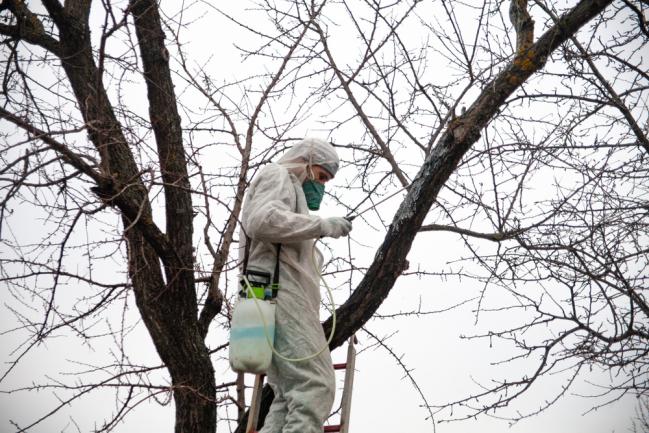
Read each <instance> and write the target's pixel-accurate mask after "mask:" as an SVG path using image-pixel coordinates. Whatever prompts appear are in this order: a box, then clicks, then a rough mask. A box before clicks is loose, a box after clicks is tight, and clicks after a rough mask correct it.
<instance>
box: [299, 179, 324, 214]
mask: <svg viewBox="0 0 649 433" xmlns="http://www.w3.org/2000/svg"><path fill="white" fill-rule="evenodd" d="M302 190H303V191H304V197H305V198H306V205H307V207H308V208H309V210H318V209H320V203H321V202H322V198H323V197H324V192H325V186H324V184H322V183H320V182H316V181H315V180H313V179H307V180H305V181H304V183H303V184H302Z"/></svg>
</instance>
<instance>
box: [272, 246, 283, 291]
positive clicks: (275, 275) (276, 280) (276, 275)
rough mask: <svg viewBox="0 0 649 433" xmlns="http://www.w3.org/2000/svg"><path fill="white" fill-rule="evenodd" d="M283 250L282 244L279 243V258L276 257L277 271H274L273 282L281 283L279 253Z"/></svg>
mask: <svg viewBox="0 0 649 433" xmlns="http://www.w3.org/2000/svg"><path fill="white" fill-rule="evenodd" d="M281 251H282V244H277V258H276V259H275V272H273V284H275V286H277V285H278V284H279V253H280V252H281Z"/></svg>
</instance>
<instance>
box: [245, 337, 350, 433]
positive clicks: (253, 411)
mask: <svg viewBox="0 0 649 433" xmlns="http://www.w3.org/2000/svg"><path fill="white" fill-rule="evenodd" d="M355 343H356V336H353V335H352V337H351V338H350V339H349V345H348V346H347V362H343V363H340V364H334V365H333V367H334V370H345V382H344V384H343V395H342V399H341V402H340V424H337V425H326V426H324V431H325V432H332V433H333V432H340V433H348V431H349V415H350V411H351V407H352V388H353V387H354V368H355V366H356V347H355V346H354V344H355ZM264 376H265V375H263V374H258V375H256V376H255V385H254V388H253V389H252V401H251V404H250V411H249V412H248V424H247V425H246V433H257V432H256V430H255V427H256V425H257V419H258V418H259V407H260V406H261V389H262V388H263V386H264Z"/></svg>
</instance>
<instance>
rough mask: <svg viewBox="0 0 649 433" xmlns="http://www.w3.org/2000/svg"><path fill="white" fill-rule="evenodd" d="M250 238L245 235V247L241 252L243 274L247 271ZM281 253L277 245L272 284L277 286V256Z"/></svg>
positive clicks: (280, 247)
mask: <svg viewBox="0 0 649 433" xmlns="http://www.w3.org/2000/svg"><path fill="white" fill-rule="evenodd" d="M250 243H251V239H250V236H248V235H246V246H245V248H244V251H243V273H244V274H245V273H246V271H247V270H248V259H249V258H250ZM281 251H282V244H277V257H275V272H273V284H275V285H277V284H279V254H280V252H281Z"/></svg>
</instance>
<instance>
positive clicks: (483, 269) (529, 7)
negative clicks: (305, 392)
mask: <svg viewBox="0 0 649 433" xmlns="http://www.w3.org/2000/svg"><path fill="white" fill-rule="evenodd" d="M94 6H95V7H94V8H92V10H91V3H90V2H89V1H87V0H76V1H66V2H65V4H61V3H59V2H58V0H43V1H42V2H41V4H38V5H31V4H29V5H28V4H26V3H25V2H22V1H18V0H9V1H7V0H5V1H4V2H3V3H2V5H1V6H0V13H1V15H0V17H1V20H2V21H1V22H0V34H1V35H3V37H4V39H3V42H2V53H3V56H2V60H1V62H2V69H3V72H4V73H3V81H2V107H0V117H1V118H2V119H3V120H4V122H3V133H2V134H3V138H4V140H3V142H2V144H1V146H2V152H1V153H0V158H2V167H1V169H0V170H1V173H2V175H1V177H0V188H2V191H3V197H2V202H1V203H2V206H1V208H0V215H1V219H0V230H1V231H0V233H1V235H0V239H1V241H2V249H3V256H2V276H1V278H2V281H3V285H4V287H6V289H7V291H6V292H7V295H6V300H5V306H6V307H5V308H6V309H7V314H12V316H13V318H14V323H15V325H13V327H12V329H11V330H9V331H11V332H9V331H7V332H6V334H5V335H8V336H9V335H10V336H12V338H14V337H13V336H15V340H12V341H17V343H14V344H15V347H14V349H15V350H14V351H13V352H12V353H11V355H10V356H11V359H10V360H9V363H8V364H7V365H8V366H7V368H6V369H5V370H4V371H3V372H2V375H1V376H0V382H4V383H7V381H8V380H10V378H11V375H12V374H13V372H14V370H16V369H18V368H20V365H21V363H23V362H25V360H26V359H28V358H29V356H31V354H32V353H34V352H35V351H37V350H38V349H39V347H40V346H41V345H42V344H45V343H47V342H48V341H53V340H54V339H55V338H56V337H58V336H60V335H63V334H65V335H72V336H74V337H76V338H77V339H79V340H80V341H81V342H82V343H83V344H84V345H87V346H88V347H95V346H97V347H102V348H107V349H106V351H107V352H109V353H110V356H112V360H110V361H109V359H108V358H107V359H105V361H101V362H96V361H90V360H88V361H85V360H81V361H80V367H81V368H80V369H78V370H77V371H76V372H75V374H74V379H73V380H71V381H68V382H64V381H60V380H57V379H52V380H49V381H47V382H44V383H33V384H27V385H25V386H24V387H22V388H21V387H13V386H12V387H10V388H9V389H5V392H7V393H21V392H30V391H38V390H42V389H48V390H50V391H52V392H53V393H54V394H56V395H57V398H58V401H57V402H56V403H53V404H52V405H51V408H50V409H48V410H46V411H44V412H43V414H42V415H36V416H34V418H33V419H32V420H30V421H27V422H26V423H18V422H14V426H15V427H16V429H17V430H19V431H27V430H31V429H33V428H34V427H35V426H37V425H39V424H41V423H43V422H45V421H46V420H47V419H48V418H49V417H51V416H53V415H54V414H56V413H57V412H58V411H59V410H60V409H61V408H63V407H65V406H66V405H68V404H71V403H74V402H76V401H78V400H80V399H81V398H83V397H84V396H86V395H88V394H89V393H91V392H99V391H101V392H112V393H114V396H115V402H116V406H115V407H114V408H113V410H112V411H111V413H110V414H108V415H105V418H104V419H103V420H102V421H100V422H101V423H102V425H101V427H99V430H101V431H110V430H111V429H113V428H114V427H115V426H116V425H117V424H118V423H119V422H123V421H124V420H125V419H126V417H127V416H128V415H129V414H130V413H131V412H132V411H133V410H134V409H135V408H136V407H137V406H138V405H139V404H140V403H142V402H145V401H148V400H150V399H158V400H159V402H160V403H161V404H168V403H169V401H170V399H171V398H173V402H174V407H175V411H176V416H175V420H176V426H175V431H177V432H213V431H215V430H216V426H217V423H224V424H227V425H228V426H232V427H234V426H235V425H237V423H239V422H240V421H241V420H242V415H243V410H244V408H243V407H242V398H241V392H242V387H241V383H240V382H239V383H238V384H237V383H235V381H234V380H232V378H231V375H225V374H222V373H221V370H217V371H216V373H215V368H214V366H215V365H222V364H223V362H222V361H221V360H222V358H223V357H224V349H225V348H226V347H227V332H226V331H227V329H228V326H229V314H230V305H231V303H232V302H233V301H234V298H235V296H236V292H237V291H236V289H234V290H233V289H231V288H230V287H229V284H230V283H229V282H228V281H229V280H232V278H228V277H229V276H231V275H234V274H236V269H237V254H236V251H234V248H233V246H236V244H237V225H238V218H239V213H240V210H241V205H242V200H243V196H244V193H245V189H246V186H247V184H248V182H249V180H250V179H251V178H252V176H254V173H255V172H256V170H257V169H258V168H259V167H262V166H263V165H264V164H266V163H267V162H268V161H269V160H271V159H272V158H273V157H274V156H275V155H277V154H279V153H281V152H282V151H283V150H284V149H285V148H286V146H288V145H290V143H291V142H292V141H293V140H295V139H298V138H301V136H302V134H303V132H304V129H303V125H304V124H305V123H307V122H314V121H319V122H321V124H322V128H323V129H324V130H326V131H327V134H328V137H329V139H330V140H331V141H332V142H333V143H334V145H336V146H338V148H339V149H340V153H341V155H342V157H343V160H344V161H345V162H346V163H347V164H348V165H349V166H353V167H354V169H355V174H354V175H353V176H349V185H348V186H347V187H346V188H343V189H342V192H340V191H339V192H338V193H336V195H335V196H332V197H331V198H332V199H333V200H335V201H336V202H337V203H338V205H339V206H340V207H341V208H343V209H346V210H347V211H350V212H355V211H358V210H359V209H364V208H365V206H369V205H370V204H372V203H377V202H379V201H380V200H381V199H382V198H385V197H389V196H390V195H391V194H393V193H394V192H395V191H398V190H399V189H405V190H406V191H407V193H405V197H404V199H403V201H402V202H401V204H400V206H399V209H398V210H397V211H396V213H395V214H394V215H385V214H383V213H381V212H379V211H378V210H377V209H373V210H372V211H371V212H367V213H364V214H363V215H361V216H360V217H359V218H358V219H357V221H358V222H359V223H361V224H367V225H370V226H372V227H382V228H385V229H387V233H386V234H385V236H384V238H383V239H382V242H381V243H380V245H378V250H377V251H376V253H375V255H374V256H373V258H372V259H371V260H367V261H364V260H360V259H358V258H355V257H356V255H355V254H354V251H360V250H362V246H361V245H357V244H351V243H350V246H349V248H350V251H344V252H343V251H338V250H332V259H331V260H330V262H329V263H328V264H327V269H326V271H327V273H328V274H329V275H331V276H332V277H335V278H336V279H339V278H340V279H343V280H346V281H348V284H349V287H350V288H354V290H353V292H352V293H351V295H349V296H345V298H344V299H342V301H343V302H342V305H340V307H339V308H338V310H337V314H338V325H337V328H336V329H337V330H336V334H335V336H334V339H333V341H332V343H331V347H332V348H335V347H337V346H339V345H341V344H343V342H344V341H346V340H347V339H348V338H349V337H350V336H351V335H353V334H354V333H355V332H357V331H359V330H360V329H362V327H363V326H365V325H366V324H367V323H368V322H369V321H370V320H380V319H381V317H380V316H378V315H377V314H376V313H377V309H378V308H379V306H381V305H382V304H383V303H384V301H385V299H386V297H387V296H388V294H389V293H390V290H391V289H392V288H393V287H394V284H395V282H396V281H397V279H398V278H400V277H401V276H402V275H405V276H408V275H416V276H417V277H421V278H428V279H432V280H435V279H437V278H439V279H441V280H445V279H448V278H456V277H457V278H460V277H462V278H470V279H473V280H475V281H477V282H479V283H480V284H482V287H483V289H482V291H481V292H480V293H479V296H477V297H476V298H475V299H473V298H472V299H469V300H467V301H466V302H471V303H472V304H474V305H475V316H474V318H473V320H475V321H476V322H477V321H478V320H482V318H483V317H485V316H488V315H490V314H492V313H494V312H500V311H503V310H507V311H523V312H526V313H528V314H527V315H526V316H525V317H526V318H528V319H529V320H527V321H525V322H524V323H505V324H503V327H502V328H500V329H495V328H494V329H490V330H489V331H488V332H487V333H485V334H484V335H482V334H481V335H475V336H473V337H471V338H489V339H492V338H501V339H503V340H505V341H509V342H512V343H513V345H514V347H515V348H516V350H517V352H516V353H515V354H514V355H511V356H509V355H507V357H506V358H505V359H504V360H503V362H508V361H511V360H519V359H527V360H529V364H528V365H532V367H531V369H530V372H529V374H526V375H524V376H523V377H513V378H508V379H507V380H503V381H501V382H491V383H490V384H487V385H484V386H482V387H481V388H480V389H479V390H478V391H477V392H475V393H472V394H471V395H467V397H466V398H464V399H461V400H458V401H453V402H449V403H447V404H444V405H442V406H441V408H438V407H433V406H432V405H431V404H429V402H428V401H427V399H426V398H425V392H424V391H422V390H421V389H419V387H418V386H417V384H416V381H415V380H414V379H413V378H412V377H411V379H412V381H413V383H414V384H415V388H416V389H417V391H418V393H419V394H420V395H421V396H422V399H423V401H424V405H425V406H426V407H427V410H428V411H429V413H430V414H431V415H430V416H431V417H432V414H433V410H438V409H444V408H451V409H453V408H457V407H458V406H460V407H462V408H463V409H464V410H461V411H458V410H456V412H455V415H453V416H452V417H456V418H464V417H468V416H474V415H476V414H481V413H486V412H488V411H493V410H499V409H502V408H504V407H505V406H509V405H512V404H514V402H515V400H516V398H517V397H518V396H520V395H521V394H523V393H524V392H525V391H527V390H528V389H529V388H530V387H531V386H532V384H533V383H535V381H537V380H538V379H539V378H541V377H543V376H544V375H548V374H551V373H553V372H555V371H559V370H562V371H565V370H568V371H571V372H572V374H571V379H570V380H569V381H568V382H567V383H566V384H565V386H563V387H561V388H560V389H557V390H556V392H555V395H554V396H552V397H551V398H548V399H547V403H544V404H542V405H540V407H539V408H538V410H534V411H532V412H528V413H522V414H520V415H519V416H517V417H515V419H520V418H523V417H526V416H530V415H533V414H535V413H538V411H541V410H543V409H544V408H546V407H547V406H548V405H550V404H552V403H554V402H555V401H557V400H558V398H559V397H561V396H562V395H563V394H565V393H566V392H567V391H568V390H569V388H570V386H571V384H572V383H573V381H574V380H575V379H576V378H577V377H578V376H579V374H580V372H581V371H582V370H583V369H585V368H592V367H595V368H601V369H604V370H607V371H610V372H612V373H613V374H612V377H613V378H614V379H612V381H611V383H609V384H606V387H605V388H603V391H602V392H603V393H606V395H608V396H609V397H608V400H607V401H613V400H615V399H617V398H619V397H620V396H621V395H624V394H625V393H635V394H638V395H645V394H646V392H647V386H646V379H645V376H646V369H645V366H646V359H647V347H648V345H647V340H648V336H649V334H648V332H649V331H648V330H647V325H646V323H647V318H648V315H649V314H648V313H649V306H648V305H647V301H646V293H645V292H646V286H647V258H648V253H649V248H648V245H649V244H648V240H649V239H647V235H646V232H647V230H646V228H647V224H648V217H649V214H648V210H649V207H648V206H649V205H648V201H647V197H648V195H647V186H646V179H647V178H648V176H649V173H647V164H646V161H645V159H646V158H647V155H648V152H649V141H648V139H647V130H648V129H649V119H648V117H647V116H648V115H647V107H646V105H647V104H646V101H647V94H648V92H649V76H648V75H647V73H646V70H647V64H646V61H645V60H644V59H643V58H642V56H641V55H640V53H642V51H643V50H646V46H647V40H648V36H649V32H648V31H647V20H646V7H647V6H646V3H645V2H644V1H641V0H637V1H634V0H628V1H626V0H625V1H621V2H618V3H613V2H612V1H606V0H581V1H578V2H575V3H574V4H572V5H570V7H566V8H565V9H562V10H558V9H557V7H556V6H555V5H553V3H552V2H544V1H541V0H539V1H534V2H530V3H529V4H528V2H527V1H526V0H514V1H512V2H510V3H503V2H484V3H483V4H482V5H480V6H479V7H473V6H471V5H465V4H460V3H455V2H424V1H414V2H393V3H382V2H346V1H341V2H330V3H329V2H320V3H318V2H311V3H304V2H295V1H287V2H260V3H259V4H257V5H256V6H255V7H253V8H252V9H250V10H247V11H246V12H245V18H246V19H244V18H243V17H241V16H240V15H239V16H238V15H236V14H235V13H230V12H228V11H227V10H226V9H225V7H224V8H221V9H219V8H217V7H215V6H213V5H211V4H209V3H203V2H196V3H191V4H184V5H183V6H182V8H180V9H179V10H173V9H165V8H166V6H165V5H162V6H161V5H158V4H157V3H156V2H152V1H148V0H132V1H130V2H128V3H127V4H126V3H125V4H114V3H112V2H110V1H108V0H103V1H102V2H100V3H96V4H95V5H94ZM202 15H207V16H209V17H210V19H214V20H217V19H218V20H219V21H218V22H220V23H224V25H225V24H227V25H229V26H232V27H233V28H237V29H238V30H237V32H239V33H238V34H240V35H247V37H245V38H244V37H243V36H242V37H241V39H237V40H238V41H239V42H237V46H238V48H239V49H240V50H241V53H242V55H243V59H244V60H245V62H244V64H245V65H250V67H249V70H250V71H252V72H250V73H248V74H246V75H241V76H237V77H236V78H231V77H227V76H226V77H223V76H221V74H222V72H223V71H222V69H227V68H224V67H223V66H224V65H223V64H222V63H223V62H225V61H227V60H222V59H221V57H220V56H219V43H221V44H223V45H225V44H226V42H224V41H218V43H217V42H215V44H214V47H213V49H214V57H215V58H214V59H210V58H209V56H206V55H205V54H204V53H201V52H198V53H197V52H196V51H192V50H191V43H190V40H191V38H192V37H195V34H194V33H192V29H194V27H195V26H197V25H198V24H197V23H198V22H199V21H200V20H199V18H200V16H202ZM251 17H263V18H264V19H265V21H262V20H260V19H257V21H255V20H254V19H252V18H251ZM251 22H254V23H255V24H254V25H251V24H250V23H251ZM233 40H234V35H233ZM227 43H228V44H230V43H232V41H227ZM348 53H352V55H351V56H350V55H349V54H348ZM144 95H146V100H144ZM359 191H360V193H359ZM350 198H352V200H353V202H354V203H360V204H358V205H350V204H349V203H350V202H351V201H350ZM440 232H448V233H454V234H456V235H457V236H458V241H461V242H462V244H463V245H464V251H465V253H464V254H463V255H462V256H461V257H454V258H449V265H448V269H444V270H441V269H435V268H430V267H427V266H425V265H426V264H424V267H417V268H413V269H409V266H408V261H407V256H408V253H409V252H410V250H411V247H412V244H413V241H414V240H415V238H417V237H432V236H439V235H440ZM355 240H357V239H355ZM5 251H6V253H5ZM498 291H505V292H506V293H507V294H508V302H509V303H508V304H506V305H498V306H494V304H493V303H492V302H490V299H491V297H492V296H494V293H495V292H498ZM339 296H340V295H339ZM3 299H4V298H3ZM133 299H134V301H135V305H136V307H137V308H136V310H133V309H132V308H131V304H132V300H133ZM435 307H436V306H430V308H429V306H426V307H425V309H429V310H435V309H436V308H435ZM404 314H407V315H411V316H412V320H416V318H417V317H418V316H421V315H423V314H426V312H425V311H422V310H416V311H412V312H408V313H404ZM439 314H444V313H443V312H440V313H439ZM373 316H374V317H375V319H372V318H373ZM130 317H136V319H135V320H131V319H129V318H130ZM140 320H141V322H142V323H143V324H144V326H145V328H146V330H147V332H148V335H149V337H150V340H151V341H152V343H153V346H154V347H155V350H156V351H157V354H158V356H159V360H160V362H159V363H149V364H146V365H142V364H140V363H138V362H135V361H132V359H131V355H130V353H131V351H132V350H133V348H132V347H131V346H130V345H129V343H128V341H129V334H131V333H132V332H136V331H135V330H136V329H138V328H139V327H138V322H139V321H140ZM370 323H371V322H370ZM330 327H331V319H329V320H327V321H326V322H325V324H324V329H325V332H327V333H328V332H329V330H330ZM368 335H370V336H371V337H372V338H373V339H374V340H376V342H377V344H378V345H380V346H382V347H385V348H386V349H387V350H388V351H390V350H391V349H390V348H389V346H388V345H387V344H385V343H384V342H383V341H382V339H381V338H380V337H379V336H374V335H373V334H371V332H369V331H368ZM529 335H534V336H535V337H529ZM392 355H394V353H393V352H392ZM394 358H395V361H396V362H397V363H401V361H400V359H399V358H398V356H396V355H394ZM402 366H403V368H404V369H406V370H407V367H406V366H405V365H402ZM3 386H5V385H3ZM237 390H238V392H239V394H240V395H238V396H237ZM271 399H272V392H271V391H270V390H269V389H266V390H265V394H264V403H265V405H266V407H267V405H269V403H270V401H271ZM233 409H234V410H235V411H236V413H237V414H236V415H233V414H232V413H231V412H232V410H233ZM101 416H104V415H101ZM262 418H263V417H262ZM243 419H244V420H245V417H244V418H243ZM262 421H263V420H262ZM243 425H245V423H240V424H239V431H241V429H242V426H243Z"/></svg>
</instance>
